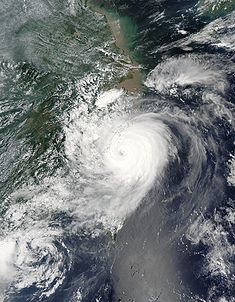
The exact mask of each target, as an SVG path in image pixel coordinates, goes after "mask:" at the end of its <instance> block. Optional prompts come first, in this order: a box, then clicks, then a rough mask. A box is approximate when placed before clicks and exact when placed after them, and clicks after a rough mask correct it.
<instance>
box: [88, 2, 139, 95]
mask: <svg viewBox="0 0 235 302" xmlns="http://www.w3.org/2000/svg"><path fill="white" fill-rule="evenodd" d="M89 6H90V7H91V8H92V10H94V11H95V12H97V13H99V14H102V15H103V16H105V18H106V20H107V22H108V25H109V27H110V29H111V31H112V33H113V36H114V38H115V44H116V46H117V47H118V48H119V49H121V50H122V51H123V53H124V54H125V55H126V56H128V57H129V58H130V60H131V64H132V66H131V68H130V70H129V73H128V76H127V78H125V79H124V80H122V81H121V82H120V83H119V84H118V88H122V89H124V90H126V91H128V92H131V93H138V92H139V91H140V89H141V72H140V68H139V64H138V63H137V62H136V61H135V60H134V59H133V58H132V57H131V54H130V52H129V50H128V48H127V46H126V44H127V43H126V41H125V37H124V33H123V31H122V28H121V24H120V21H119V20H118V19H116V18H114V17H113V14H111V13H109V12H108V11H106V10H105V9H102V8H101V7H100V6H98V5H96V3H95V0H91V1H89Z"/></svg>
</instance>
